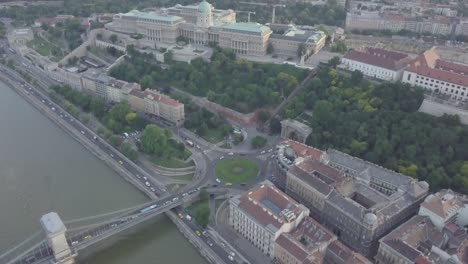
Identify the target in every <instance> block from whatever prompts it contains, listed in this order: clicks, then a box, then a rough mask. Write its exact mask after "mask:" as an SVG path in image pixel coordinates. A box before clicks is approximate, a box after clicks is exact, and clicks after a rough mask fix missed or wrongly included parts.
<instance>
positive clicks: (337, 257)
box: [325, 240, 372, 264]
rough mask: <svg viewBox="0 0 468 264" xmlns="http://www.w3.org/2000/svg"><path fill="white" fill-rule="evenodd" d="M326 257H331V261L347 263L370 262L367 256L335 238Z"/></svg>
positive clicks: (359, 263)
mask: <svg viewBox="0 0 468 264" xmlns="http://www.w3.org/2000/svg"><path fill="white" fill-rule="evenodd" d="M325 258H330V259H331V261H329V262H331V263H343V264H344V263H346V264H370V263H372V262H370V261H369V260H368V259H367V258H365V257H364V256H363V255H361V254H359V253H357V252H354V251H352V250H351V249H350V248H348V247H347V246H345V245H344V244H343V243H341V242H340V241H338V240H335V241H334V242H333V243H331V244H330V245H329V246H328V248H327V253H326V256H325Z"/></svg>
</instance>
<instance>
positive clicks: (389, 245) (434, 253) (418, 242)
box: [375, 215, 468, 264]
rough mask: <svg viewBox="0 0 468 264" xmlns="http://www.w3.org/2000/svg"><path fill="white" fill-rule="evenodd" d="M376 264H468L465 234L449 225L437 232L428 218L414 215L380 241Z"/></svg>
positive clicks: (463, 230)
mask: <svg viewBox="0 0 468 264" xmlns="http://www.w3.org/2000/svg"><path fill="white" fill-rule="evenodd" d="M375 260H376V263H377V264H412V263H424V264H463V263H468V234H467V232H466V230H465V229H462V228H460V227H458V226H457V225H455V224H453V223H450V224H447V225H446V226H445V227H444V228H443V229H442V230H439V229H438V228H437V227H436V226H435V225H434V223H432V222H431V219H430V218H429V217H427V216H421V215H416V216H414V217H413V218H411V219H410V220H408V221H407V222H405V223H404V224H402V225H401V226H399V227H397V228H396V229H395V230H393V231H392V232H390V233H389V234H388V235H386V236H384V237H383V238H382V239H381V240H380V246H379V250H378V254H377V256H376V257H375Z"/></svg>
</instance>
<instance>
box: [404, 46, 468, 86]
mask: <svg viewBox="0 0 468 264" xmlns="http://www.w3.org/2000/svg"><path fill="white" fill-rule="evenodd" d="M407 71H409V72H413V73H416V74H418V75H421V76H424V77H428V78H432V79H437V80H440V81H443V82H448V83H452V84H456V85H461V86H465V87H468V66H465V65H461V64H455V63H451V62H448V61H444V60H441V59H440V57H439V56H438V55H437V53H435V51H434V49H430V50H428V51H426V52H424V53H423V54H421V55H420V56H419V57H417V58H416V59H415V60H414V61H413V62H412V63H411V64H410V67H408V69H407Z"/></svg>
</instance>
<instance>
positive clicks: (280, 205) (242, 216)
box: [229, 181, 309, 259]
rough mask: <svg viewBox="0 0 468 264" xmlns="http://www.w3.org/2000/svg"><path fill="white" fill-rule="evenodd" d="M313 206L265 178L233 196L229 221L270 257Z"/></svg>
mask: <svg viewBox="0 0 468 264" xmlns="http://www.w3.org/2000/svg"><path fill="white" fill-rule="evenodd" d="M308 215H309V209H307V208H306V207H305V206H303V205H301V204H299V203H297V202H296V201H294V200H293V199H292V198H290V197H288V196H287V195H286V194H284V193H283V192H281V191H280V190H279V189H278V188H276V187H275V186H274V185H273V184H272V183H271V182H269V181H264V182H262V183H260V184H259V185H258V186H256V187H254V188H253V189H251V190H250V191H248V192H247V193H245V194H243V195H238V196H235V197H233V198H231V199H230V200H229V225H230V226H232V227H233V228H234V230H236V231H237V232H239V233H240V234H241V235H242V236H243V237H245V238H246V239H247V240H248V241H249V242H251V243H252V244H253V245H254V246H255V247H257V248H259V249H260V250H261V251H262V253H263V254H265V255H267V256H269V257H270V258H272V259H273V258H274V257H275V241H276V240H277V239H278V237H280V235H281V234H282V233H285V232H291V231H293V230H295V229H296V228H297V227H298V226H299V224H300V223H301V222H302V221H303V220H304V219H305V218H306V217H307V216H308Z"/></svg>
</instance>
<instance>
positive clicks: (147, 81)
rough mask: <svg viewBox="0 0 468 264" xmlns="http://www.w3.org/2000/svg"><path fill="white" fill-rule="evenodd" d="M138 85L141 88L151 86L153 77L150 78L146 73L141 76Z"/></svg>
mask: <svg viewBox="0 0 468 264" xmlns="http://www.w3.org/2000/svg"><path fill="white" fill-rule="evenodd" d="M140 85H141V88H142V89H143V90H145V89H147V88H150V87H151V86H153V78H151V75H149V74H147V75H145V76H143V79H141V80H140Z"/></svg>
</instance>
